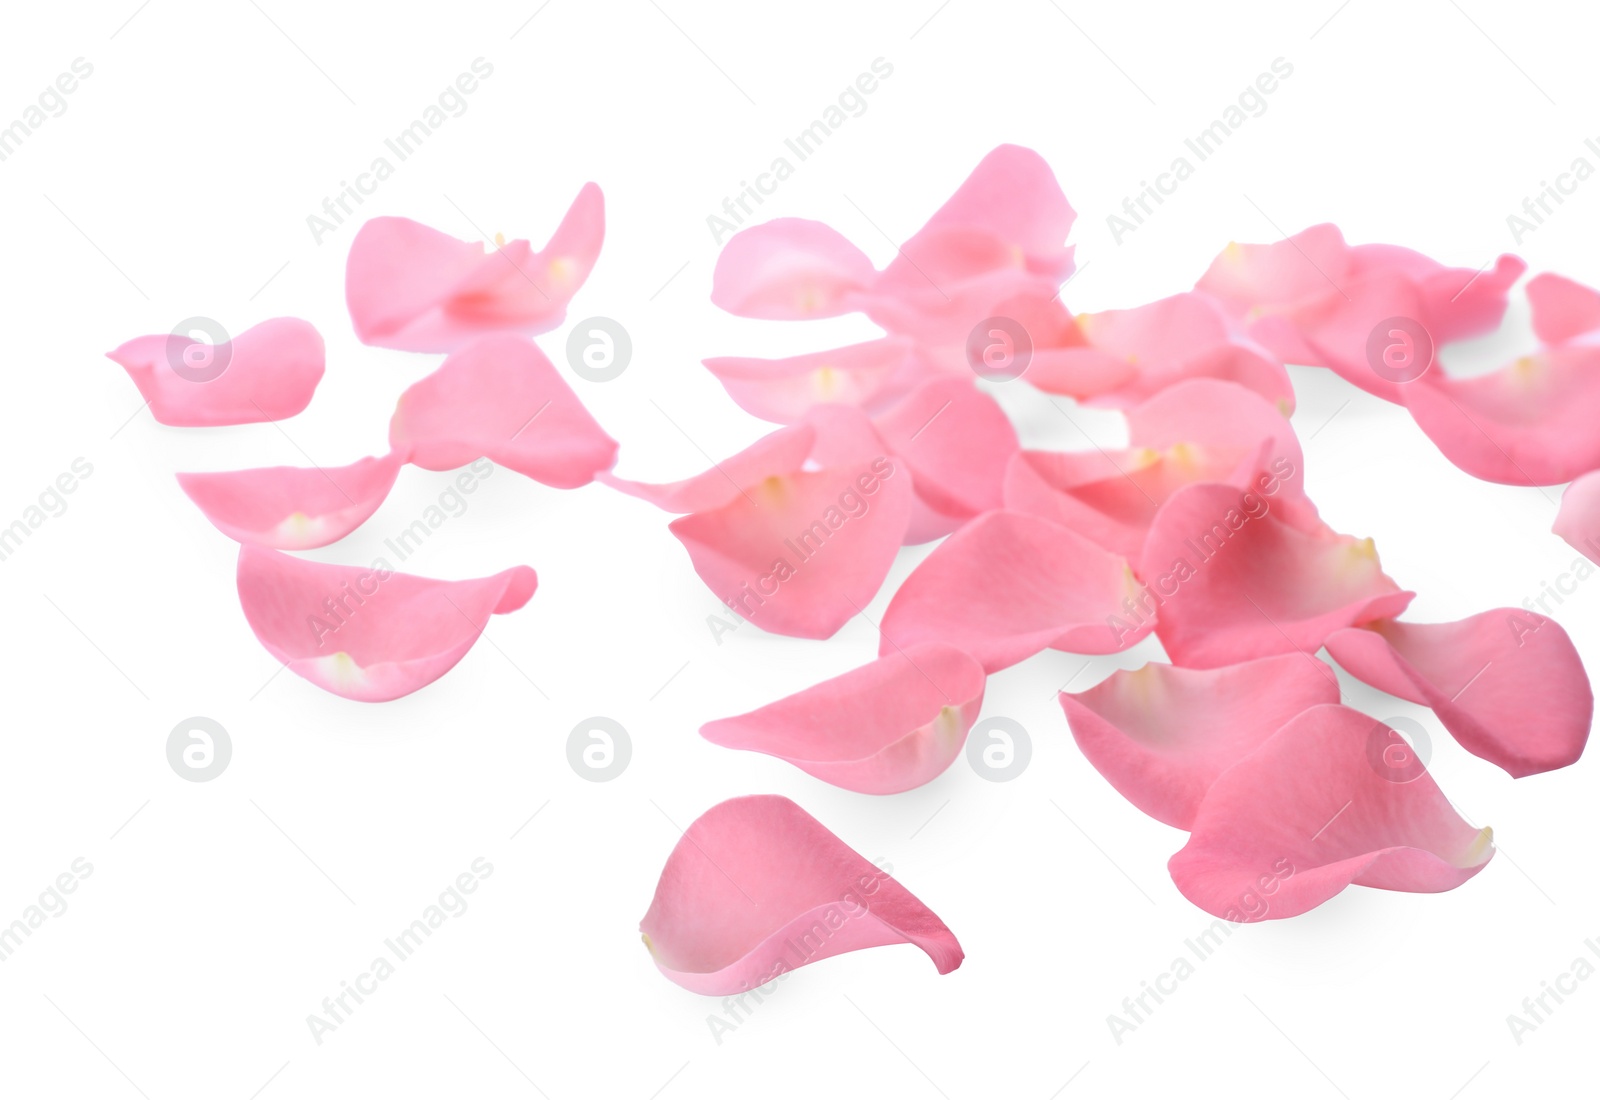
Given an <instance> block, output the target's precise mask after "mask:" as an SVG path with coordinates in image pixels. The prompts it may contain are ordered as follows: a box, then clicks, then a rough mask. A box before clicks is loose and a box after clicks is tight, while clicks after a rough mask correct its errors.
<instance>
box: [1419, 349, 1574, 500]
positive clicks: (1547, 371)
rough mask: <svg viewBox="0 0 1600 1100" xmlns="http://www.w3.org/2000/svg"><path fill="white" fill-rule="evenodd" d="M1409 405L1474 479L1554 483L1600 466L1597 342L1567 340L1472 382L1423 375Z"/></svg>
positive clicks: (1421, 424)
mask: <svg viewBox="0 0 1600 1100" xmlns="http://www.w3.org/2000/svg"><path fill="white" fill-rule="evenodd" d="M1405 403H1406V407H1407V408H1408V409H1409V410H1410V411H1411V415H1412V417H1413V418H1415V419H1416V422H1417V425H1418V426H1419V427H1420V428H1421V429H1422V430H1423V431H1424V432H1425V433H1427V435H1428V438H1429V439H1431V440H1433V442H1434V444H1435V445H1436V446H1437V447H1438V448H1439V450H1440V451H1442V452H1443V453H1444V456H1445V457H1446V458H1448V459H1449V460H1450V461H1451V462H1453V463H1455V464H1456V465H1457V466H1459V467H1460V468H1461V469H1463V470H1465V471H1466V472H1467V473H1469V474H1471V475H1472V476H1473V477H1479V478H1483V479H1484V480H1485V481H1498V482H1500V483H1502V484H1505V485H1557V484H1559V483H1561V482H1563V481H1570V480H1572V479H1573V478H1575V477H1577V476H1579V475H1580V474H1584V473H1588V472H1589V471H1590V470H1594V469H1600V433H1597V432H1596V431H1595V430H1594V426H1595V423H1596V421H1597V419H1600V344H1595V343H1587V342H1584V343H1568V344H1557V345H1555V346H1553V347H1548V348H1544V349H1543V350H1541V351H1538V352H1536V353H1534V354H1533V355H1525V356H1523V357H1522V358H1521V359H1518V360H1517V361H1516V362H1515V363H1513V364H1512V365H1511V366H1509V367H1505V368H1502V369H1501V370H1498V371H1495V372H1494V373H1492V374H1481V375H1477V376H1476V377H1472V378H1446V377H1436V376H1434V375H1433V374H1431V373H1430V374H1428V375H1424V376H1423V377H1422V378H1419V379H1418V380H1417V381H1415V382H1413V383H1411V384H1410V385H1408V386H1406V387H1405Z"/></svg>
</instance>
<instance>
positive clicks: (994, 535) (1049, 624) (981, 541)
mask: <svg viewBox="0 0 1600 1100" xmlns="http://www.w3.org/2000/svg"><path fill="white" fill-rule="evenodd" d="M1136 590H1137V582H1136V581H1135V580H1134V578H1133V573H1132V571H1131V570H1130V569H1129V568H1128V563H1127V560H1126V559H1124V558H1122V557H1120V556H1118V555H1116V554H1112V553H1110V552H1108V551H1106V550H1103V549H1101V548H1100V547H1099V546H1096V545H1095V544H1094V543H1092V542H1090V541H1089V540H1088V539H1085V538H1083V537H1081V536H1079V535H1077V534H1074V533H1073V532H1072V531H1069V530H1067V529H1065V528H1063V527H1059V526H1057V525H1056V524H1054V523H1051V522H1049V521H1047V520H1042V519H1038V518H1036V517H1034V516H1028V515H1023V514H1021V513H1018V512H1005V511H1000V512H989V513H987V514H985V515H982V516H979V517H978V518H977V519H975V520H973V521H972V522H970V523H968V524H967V525H966V526H965V527H963V528H961V530H959V531H957V532H956V533H955V534H953V535H951V536H950V538H949V539H947V540H946V541H945V542H944V543H942V544H941V545H939V546H938V547H937V548H935V550H934V551H933V553H931V554H929V555H928V556H927V558H926V559H924V560H923V562H922V564H920V565H918V566H917V568H916V569H914V570H913V571H912V573H911V575H910V576H909V577H907V578H906V580H905V583H904V584H902V585H901V586H900V590H899V591H898V592H896V593H895V594H894V599H892V600H890V601H889V608H888V610H887V611H886V612H884V616H883V622H882V634H883V643H882V645H880V646H879V650H878V651H879V653H882V654H887V653H892V652H894V650H895V649H897V648H898V649H904V648H906V647H908V646H912V645H916V644H918V643H921V642H944V643H946V644H949V645H953V646H956V647H957V648H959V649H962V650H965V651H966V652H967V653H970V654H971V655H972V656H973V657H975V658H977V660H978V661H979V663H981V664H982V665H983V667H984V670H985V671H987V672H998V671H999V670H1000V669H1003V668H1006V667H1009V666H1010V665H1014V664H1016V663H1017V662H1018V661H1021V660H1024V659H1026V658H1028V657H1031V656H1032V655H1033V654H1035V653H1038V652H1040V651H1042V650H1045V649H1062V650H1066V651H1068V652H1071V653H1089V654H1099V653H1117V652H1120V651H1121V650H1124V649H1127V648H1128V647H1129V646H1131V645H1133V644H1134V643H1136V642H1137V641H1139V639H1140V638H1142V637H1144V636H1145V635H1146V634H1148V633H1149V632H1150V624H1149V623H1145V624H1144V625H1142V626H1140V627H1137V628H1132V629H1124V628H1123V626H1122V624H1121V622H1120V618H1119V617H1120V616H1124V615H1126V614H1127V612H1126V611H1125V610H1124V607H1123V601H1124V600H1128V599H1131V598H1132V597H1133V595H1135V593H1136Z"/></svg>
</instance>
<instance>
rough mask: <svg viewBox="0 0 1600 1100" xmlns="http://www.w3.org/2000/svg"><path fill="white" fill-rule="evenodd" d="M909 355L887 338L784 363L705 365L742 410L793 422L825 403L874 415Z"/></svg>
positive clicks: (907, 346) (906, 347) (905, 343)
mask: <svg viewBox="0 0 1600 1100" xmlns="http://www.w3.org/2000/svg"><path fill="white" fill-rule="evenodd" d="M910 352H911V342H910V341H909V340H905V339H901V338H899V337H888V338H886V339H882V340H871V341H868V342H867V343H864V344H851V345H850V346H849V347H843V348H835V349H833V350H832V351H814V352H809V353H807V354H805V355H796V356H793V357H791V358H788V359H736V358H719V359H707V360H706V361H705V365H706V369H708V370H709V371H711V373H712V374H714V375H716V378H717V381H719V382H721V383H722V385H723V388H724V389H726V390H727V391H728V396H729V397H731V398H733V400H734V403H735V404H737V405H738V406H739V407H740V408H741V409H743V410H744V411H745V412H747V413H750V414H751V415H752V416H759V417H760V418H761V419H762V420H770V421H772V422H774V423H776V424H793V423H795V422H797V421H799V420H800V419H801V418H803V417H804V416H805V414H806V413H807V412H809V411H810V410H811V409H812V408H814V407H815V406H817V405H821V404H827V403H834V404H840V405H854V406H856V407H857V408H864V409H867V410H869V411H876V407H877V405H878V403H879V402H881V400H882V396H881V395H882V394H883V393H884V389H885V387H886V386H887V385H888V384H889V382H890V381H891V380H892V379H893V378H894V377H895V376H896V375H897V374H898V373H899V372H900V371H901V370H902V368H903V367H904V366H905V362H906V357H907V356H908V355H909V354H910Z"/></svg>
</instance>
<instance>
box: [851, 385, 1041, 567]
mask: <svg viewBox="0 0 1600 1100" xmlns="http://www.w3.org/2000/svg"><path fill="white" fill-rule="evenodd" d="M873 423H874V425H876V427H877V429H878V432H879V434H880V435H881V436H882V437H883V441H884V443H885V445H887V446H888V448H889V449H890V451H892V452H893V453H894V454H896V455H898V456H899V457H900V458H902V459H904V460H905V462H906V465H907V466H909V467H910V469H911V484H912V488H913V489H915V490H916V494H917V501H916V508H915V510H914V512H913V516H912V521H911V526H910V528H909V529H908V530H907V532H906V543H907V544H908V545H910V544H914V543H919V542H927V541H929V540H931V539H936V538H941V537H943V536H944V535H948V534H949V533H950V532H951V531H954V530H955V529H956V528H958V527H960V526H961V525H962V524H963V523H965V522H967V520H969V519H971V518H972V517H973V516H976V515H978V514H979V513H980V512H987V511H991V510H993V509H995V508H998V507H1000V503H1001V485H1002V483H1003V482H1004V480H1005V472H1006V465H1007V463H1009V462H1010V460H1011V456H1012V455H1014V454H1016V453H1017V447H1018V444H1017V433H1016V429H1015V428H1013V427H1012V426H1011V420H1010V419H1009V418H1008V417H1007V416H1006V414H1005V412H1004V411H1003V410H1002V409H1001V408H1000V406H999V404H997V403H996V402H995V399H994V398H992V397H990V396H989V395H988V394H986V393H984V392H983V391H982V390H980V389H978V387H977V386H976V385H975V384H974V383H973V382H972V381H971V380H970V379H960V378H944V379H937V380H935V381H932V382H928V383H925V384H924V385H922V386H920V387H918V388H917V389H916V390H915V391H913V392H912V393H911V395H910V396H908V397H907V398H906V399H905V400H904V401H901V402H900V403H899V404H897V405H895V406H894V408H892V409H891V410H890V411H889V412H887V413H884V414H883V415H882V416H880V417H878V418H877V419H876V420H874V421H873Z"/></svg>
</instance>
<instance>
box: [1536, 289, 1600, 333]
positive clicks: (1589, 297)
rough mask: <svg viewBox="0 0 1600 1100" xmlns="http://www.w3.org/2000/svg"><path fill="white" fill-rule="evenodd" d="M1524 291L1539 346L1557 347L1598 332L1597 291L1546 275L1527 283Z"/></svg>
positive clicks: (1599, 297)
mask: <svg viewBox="0 0 1600 1100" xmlns="http://www.w3.org/2000/svg"><path fill="white" fill-rule="evenodd" d="M1526 290H1527V294H1528V305H1529V307H1530V308H1531V309H1532V311H1533V334H1534V335H1535V336H1537V337H1538V338H1539V342H1540V343H1542V344H1561V343H1565V342H1566V341H1568V340H1571V339H1573V338H1574V337H1577V336H1582V335H1583V334H1584V333H1587V332H1593V331H1595V330H1596V329H1600V290H1594V289H1592V288H1590V287H1586V286H1584V285H1583V284H1582V283H1578V282H1574V281H1573V280H1571V279H1567V278H1564V277H1562V276H1560V275H1556V274H1553V273H1551V272H1548V271H1547V272H1545V273H1544V274H1542V275H1535V276H1534V277H1533V278H1531V279H1529V280H1528V285H1527V287H1526Z"/></svg>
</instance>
